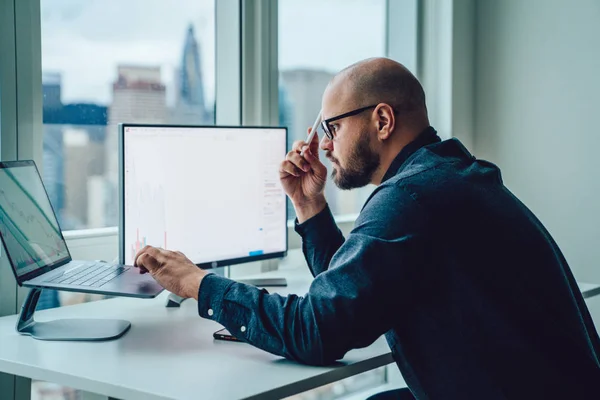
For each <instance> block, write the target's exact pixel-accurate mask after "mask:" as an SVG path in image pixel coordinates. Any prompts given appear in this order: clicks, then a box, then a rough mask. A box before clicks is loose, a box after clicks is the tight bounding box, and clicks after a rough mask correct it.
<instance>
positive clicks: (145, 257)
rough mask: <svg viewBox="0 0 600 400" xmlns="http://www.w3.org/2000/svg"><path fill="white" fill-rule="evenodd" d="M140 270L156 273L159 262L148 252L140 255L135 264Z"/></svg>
mask: <svg viewBox="0 0 600 400" xmlns="http://www.w3.org/2000/svg"><path fill="white" fill-rule="evenodd" d="M136 265H137V266H138V267H140V268H145V269H146V270H147V271H149V272H153V271H156V270H157V269H158V268H160V262H158V260H157V259H156V258H155V257H154V256H153V255H152V254H150V253H149V252H145V253H142V254H141V255H140V256H139V257H138V258H137V264H136Z"/></svg>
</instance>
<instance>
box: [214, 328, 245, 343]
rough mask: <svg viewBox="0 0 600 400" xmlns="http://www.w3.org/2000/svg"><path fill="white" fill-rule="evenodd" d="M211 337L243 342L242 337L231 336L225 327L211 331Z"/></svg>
mask: <svg viewBox="0 0 600 400" xmlns="http://www.w3.org/2000/svg"><path fill="white" fill-rule="evenodd" d="M213 337H214V338H215V339H217V340H228V341H230V342H243V340H242V339H238V338H236V337H235V336H233V335H232V334H231V333H229V331H228V330H227V328H223V329H220V330H218V331H216V332H215V333H213Z"/></svg>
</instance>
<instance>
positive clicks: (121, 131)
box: [118, 123, 289, 269]
mask: <svg viewBox="0 0 600 400" xmlns="http://www.w3.org/2000/svg"><path fill="white" fill-rule="evenodd" d="M125 128H210V129H215V128H216V129H283V130H284V131H285V145H284V149H283V151H284V153H283V154H282V160H283V158H284V157H285V152H286V151H287V139H288V129H287V127H285V126H250V125H244V126H240V125H237V126H236V125H176V124H175V125H173V124H136V123H120V124H119V126H118V135H119V138H118V142H119V262H120V263H121V264H124V263H125ZM285 199H286V201H285V249H284V250H283V251H277V252H272V253H264V254H257V255H252V256H245V257H237V258H231V259H222V260H213V261H208V262H202V263H196V266H197V267H199V268H202V269H211V268H219V267H227V266H230V265H236V264H244V263H249V262H254V261H263V260H270V259H274V258H283V257H285V256H286V255H287V252H288V246H289V245H288V227H287V222H288V217H289V215H288V201H289V199H288V198H287V196H285Z"/></svg>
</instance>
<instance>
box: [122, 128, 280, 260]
mask: <svg viewBox="0 0 600 400" xmlns="http://www.w3.org/2000/svg"><path fill="white" fill-rule="evenodd" d="M286 138H287V129H286V128H262V127H225V126H173V125H140V124H121V125H120V140H119V144H120V149H119V155H120V157H119V170H120V200H121V201H120V205H121V207H120V214H121V215H120V226H119V228H120V229H119V236H120V241H119V243H120V246H119V247H120V261H121V262H122V263H124V264H131V263H132V262H133V261H134V258H135V254H136V253H137V252H138V251H139V250H140V249H141V248H143V247H144V246H145V245H153V246H157V247H162V248H165V249H168V250H174V251H181V252H183V253H184V254H185V255H186V256H187V257H188V258H189V259H190V260H191V261H192V262H194V263H195V264H196V265H198V266H199V267H201V268H215V267H220V266H230V265H234V264H240V263H245V262H250V261H258V260H265V259H270V258H280V257H283V256H285V254H286V252H287V207H286V195H285V193H284V191H283V188H282V186H281V183H280V181H279V164H280V163H281V161H282V160H283V159H284V157H285V154H286Z"/></svg>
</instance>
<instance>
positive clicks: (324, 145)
mask: <svg viewBox="0 0 600 400" xmlns="http://www.w3.org/2000/svg"><path fill="white" fill-rule="evenodd" d="M320 147H321V150H324V151H327V150H329V151H331V150H333V141H332V140H329V138H328V137H327V135H323V139H321V144H320Z"/></svg>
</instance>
